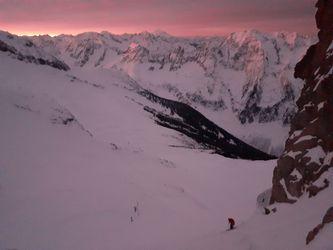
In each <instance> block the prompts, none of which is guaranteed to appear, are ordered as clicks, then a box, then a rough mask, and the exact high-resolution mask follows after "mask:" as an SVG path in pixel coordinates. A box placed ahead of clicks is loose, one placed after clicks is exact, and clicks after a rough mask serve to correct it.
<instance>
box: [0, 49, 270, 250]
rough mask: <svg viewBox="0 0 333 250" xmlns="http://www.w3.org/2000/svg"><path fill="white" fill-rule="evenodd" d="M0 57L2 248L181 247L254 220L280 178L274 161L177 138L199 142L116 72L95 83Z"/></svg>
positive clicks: (86, 73) (75, 73) (73, 72)
mask: <svg viewBox="0 0 333 250" xmlns="http://www.w3.org/2000/svg"><path fill="white" fill-rule="evenodd" d="M0 60H1V61H0V72H1V74H0V82H1V91H0V101H1V105H0V114H1V117H2V119H1V123H0V131H1V132H0V136H1V140H0V141H1V143H0V148H1V150H0V152H1V157H0V165H1V175H0V183H1V189H0V200H1V204H2V206H1V208H0V216H1V217H0V218H1V227H0V237H1V238H0V249H29V250H30V249H33V250H38V249H171V248H172V249H175V248H179V247H181V246H182V245H183V244H185V245H186V244H187V242H191V241H193V240H194V239H195V238H197V237H198V236H200V235H205V234H207V233H211V232H221V230H224V229H225V228H226V222H225V219H226V218H227V216H229V215H230V214H232V215H233V216H236V217H237V218H238V221H243V220H245V219H247V218H249V217H250V215H251V214H252V212H253V210H254V208H255V202H254V200H255V197H256V195H257V193H258V192H260V191H261V190H262V189H264V188H266V187H268V186H269V184H270V183H269V182H270V181H269V177H270V176H271V174H272V166H273V165H274V161H267V162H258V161H256V162H251V161H242V160H231V159H227V158H224V157H221V156H218V155H213V154H209V152H205V151H203V152H202V151H200V150H199V149H188V148H182V147H169V145H170V144H173V145H179V146H187V143H192V144H194V142H191V141H190V139H189V138H183V136H181V135H179V134H178V133H176V132H174V131H172V130H168V129H165V128H163V127H160V126H157V125H156V124H154V123H153V122H152V120H151V119H150V117H149V113H147V112H145V111H144V110H143V109H142V107H141V106H140V105H138V104H137V103H136V102H139V101H140V102H144V101H145V99H143V98H141V97H140V96H138V95H136V94H134V92H132V91H130V90H128V89H125V88H124V87H126V88H130V86H128V82H126V78H125V79H124V75H122V74H117V72H116V71H115V72H113V73H112V74H111V73H110V71H106V72H105V75H103V70H102V71H101V72H100V74H98V79H99V80H100V81H99V82H98V83H97V82H94V83H93V82H90V80H92V79H91V78H94V77H93V76H92V74H91V73H89V72H81V73H80V72H79V70H78V71H69V72H62V71H59V70H56V69H53V68H51V67H47V66H38V65H35V64H26V63H24V62H19V61H17V60H14V59H11V58H8V57H7V56H3V54H1V56H0ZM13 68H15V70H17V72H19V74H13V72H12V71H11V69H13ZM78 74H81V75H80V77H85V76H87V80H82V81H79V80H74V81H72V80H73V78H72V77H69V76H68V75H78ZM88 76H90V78H89V77H88ZM95 77H96V76H95ZM85 81H86V82H85ZM96 86H99V87H96ZM132 98H133V99H134V98H135V101H136V102H134V101H132V100H131V99H132ZM140 98H141V99H140ZM184 141H185V142H184ZM265 176H266V178H265ZM230 179H238V181H237V182H234V183H230V181H229V180H230ZM240 180H242V181H241V183H242V184H241V186H242V187H244V190H246V191H245V192H239V184H240V183H239V181H240ZM244 197H246V198H245V199H244ZM137 202H138V203H139V206H138V213H134V209H133V208H134V206H135V205H136V204H137ZM248 207H252V209H248ZM131 217H132V218H133V220H134V221H133V222H131ZM171 242H172V244H171V245H170V246H169V244H170V243H171ZM168 246H169V247H168Z"/></svg>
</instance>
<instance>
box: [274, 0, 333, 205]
mask: <svg viewBox="0 0 333 250" xmlns="http://www.w3.org/2000/svg"><path fill="white" fill-rule="evenodd" d="M316 7H317V8H318V11H317V13H316V22H317V27H318V28H319V29H320V31H319V33H318V37H319V42H318V43H316V44H315V45H313V46H311V47H310V48H309V49H308V51H307V53H306V55H305V56H304V58H303V59H302V60H301V61H300V62H299V63H298V64H297V65H296V68H295V77H298V78H301V79H303V80H304V81H305V85H304V87H303V89H302V93H301V96H300V98H299V99H298V101H297V106H298V112H297V114H296V115H295V117H294V118H293V119H292V122H291V130H290V133H289V138H288V140H287V142H286V145H285V150H284V153H283V155H282V156H281V157H280V159H279V160H278V164H277V167H276V168H275V169H274V173H273V188H272V197H271V203H273V202H291V203H292V202H295V201H296V200H297V198H299V197H300V196H301V195H303V194H304V193H306V192H307V193H308V194H309V196H310V197H311V196H315V195H316V194H317V193H318V192H320V191H321V190H323V189H325V188H327V187H328V186H329V185H330V183H329V182H328V180H327V179H325V176H324V175H325V173H327V170H328V169H329V168H331V167H333V68H332V67H333V42H332V40H333V21H332V17H333V1H332V0H319V1H318V2H317V5H316ZM320 177H321V178H320ZM319 178H320V179H319Z"/></svg>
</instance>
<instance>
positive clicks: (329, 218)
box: [306, 207, 333, 244]
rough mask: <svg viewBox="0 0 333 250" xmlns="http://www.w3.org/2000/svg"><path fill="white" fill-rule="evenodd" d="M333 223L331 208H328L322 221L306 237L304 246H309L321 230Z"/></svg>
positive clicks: (332, 209)
mask: <svg viewBox="0 0 333 250" xmlns="http://www.w3.org/2000/svg"><path fill="white" fill-rule="evenodd" d="M331 222H333V207H331V208H329V209H328V210H327V212H326V214H325V215H324V218H323V221H322V222H321V223H320V224H318V225H317V226H316V227H315V228H314V229H312V230H311V231H310V232H309V233H308V235H307V236H306V244H309V243H310V242H311V241H312V240H313V239H314V238H315V237H316V236H317V234H318V233H319V231H320V230H321V229H323V228H324V226H325V225H326V224H328V223H331Z"/></svg>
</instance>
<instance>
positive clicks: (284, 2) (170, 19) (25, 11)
mask: <svg viewBox="0 0 333 250" xmlns="http://www.w3.org/2000/svg"><path fill="white" fill-rule="evenodd" d="M314 4H315V0H269V1H268V0H206V1H204V0H200V1H199V0H169V1H165V0H136V1H135V0H109V1H107V0H0V29H1V30H8V31H10V32H13V33H20V34H40V33H50V34H60V33H73V34H76V33H80V32H84V31H102V30H108V31H110V32H113V33H125V32H127V33H134V32H140V31H143V30H148V31H154V30H156V29H162V30H165V31H167V32H169V33H171V34H175V35H185V36H189V35H214V34H215V35H222V34H226V33H230V32H232V31H240V30H244V29H250V28H255V29H259V30H263V31H276V30H287V31H298V32H301V33H313V32H315V31H316V28H315V23H314V21H313V16H314V13H315V8H314Z"/></svg>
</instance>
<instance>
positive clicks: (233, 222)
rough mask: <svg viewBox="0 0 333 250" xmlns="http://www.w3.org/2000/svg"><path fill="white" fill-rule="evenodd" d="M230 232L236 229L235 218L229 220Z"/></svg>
mask: <svg viewBox="0 0 333 250" xmlns="http://www.w3.org/2000/svg"><path fill="white" fill-rule="evenodd" d="M228 222H229V226H230V230H232V229H234V228H235V220H234V219H233V218H228Z"/></svg>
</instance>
